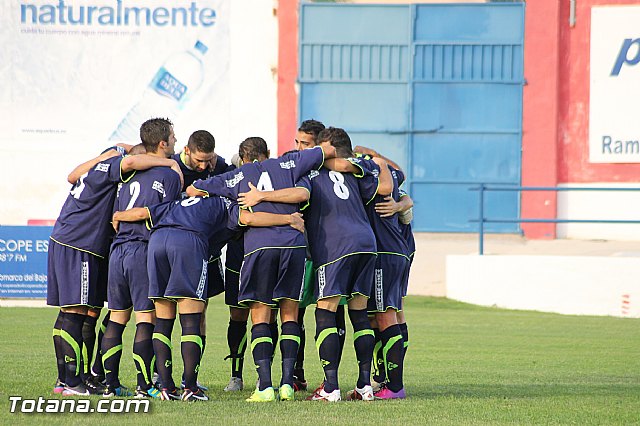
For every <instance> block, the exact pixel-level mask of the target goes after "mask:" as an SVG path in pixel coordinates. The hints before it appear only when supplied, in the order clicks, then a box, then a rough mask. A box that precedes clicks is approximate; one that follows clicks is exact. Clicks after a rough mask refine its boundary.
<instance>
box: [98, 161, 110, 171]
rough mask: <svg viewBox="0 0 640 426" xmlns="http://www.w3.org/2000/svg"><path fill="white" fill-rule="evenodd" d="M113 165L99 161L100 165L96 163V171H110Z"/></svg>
mask: <svg viewBox="0 0 640 426" xmlns="http://www.w3.org/2000/svg"><path fill="white" fill-rule="evenodd" d="M110 166H111V164H107V163H98V165H96V169H95V170H96V171H98V172H105V173H106V172H108V171H109V167H110Z"/></svg>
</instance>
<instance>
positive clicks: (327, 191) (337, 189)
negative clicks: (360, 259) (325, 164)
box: [298, 168, 377, 267]
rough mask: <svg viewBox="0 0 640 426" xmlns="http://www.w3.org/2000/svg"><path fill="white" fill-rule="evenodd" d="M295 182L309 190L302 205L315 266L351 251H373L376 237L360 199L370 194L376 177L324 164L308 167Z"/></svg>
mask: <svg viewBox="0 0 640 426" xmlns="http://www.w3.org/2000/svg"><path fill="white" fill-rule="evenodd" d="M298 186H302V187H306V188H307V189H309V190H310V192H311V198H310V199H309V205H308V207H306V208H305V209H304V214H305V221H306V223H307V226H306V232H307V238H308V240H309V245H310V249H311V257H312V259H313V261H314V264H315V265H316V267H318V266H320V265H324V264H326V263H329V262H332V261H334V260H336V259H339V258H341V257H344V256H347V255H350V254H355V253H375V252H376V240H375V236H374V234H373V231H372V230H371V226H370V224H369V220H368V218H367V214H366V212H365V207H364V203H366V202H368V201H370V200H371V198H373V196H374V195H375V193H376V189H377V179H376V178H374V177H373V176H368V177H366V178H365V180H361V179H359V178H357V177H355V176H354V175H353V174H351V173H345V174H343V173H339V172H335V171H330V170H327V169H325V168H323V169H321V170H320V171H315V170H314V171H311V173H310V174H309V175H308V176H307V177H305V178H303V179H302V180H301V181H300V182H299V183H298Z"/></svg>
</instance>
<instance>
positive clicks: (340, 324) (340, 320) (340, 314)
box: [336, 305, 347, 364]
mask: <svg viewBox="0 0 640 426" xmlns="http://www.w3.org/2000/svg"><path fill="white" fill-rule="evenodd" d="M344 306H345V305H338V308H337V309H336V328H337V329H338V340H339V342H340V349H339V350H338V364H340V361H341V360H342V352H344V342H345V340H346V339H347V321H346V318H345V315H344V314H345V312H344V310H345V309H344Z"/></svg>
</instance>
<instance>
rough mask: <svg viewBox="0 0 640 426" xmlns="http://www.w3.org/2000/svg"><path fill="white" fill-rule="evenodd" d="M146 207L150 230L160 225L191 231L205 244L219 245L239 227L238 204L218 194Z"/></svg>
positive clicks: (158, 227)
mask: <svg viewBox="0 0 640 426" xmlns="http://www.w3.org/2000/svg"><path fill="white" fill-rule="evenodd" d="M147 209H148V210H149V216H150V222H151V224H152V227H153V228H152V232H153V231H155V230H156V229H160V228H176V229H182V230H184V231H191V232H194V233H196V234H198V235H199V236H200V237H201V238H202V239H203V240H205V241H208V242H209V247H219V248H222V247H223V246H224V244H226V243H227V241H229V239H230V238H231V237H233V236H234V234H235V232H237V231H238V230H239V229H240V225H239V222H240V209H239V208H238V205H237V204H236V203H232V202H231V201H229V200H228V199H225V198H222V197H208V198H203V197H191V198H187V199H184V200H181V201H173V202H167V203H161V204H156V205H153V206H148V207H147ZM210 251H211V250H210Z"/></svg>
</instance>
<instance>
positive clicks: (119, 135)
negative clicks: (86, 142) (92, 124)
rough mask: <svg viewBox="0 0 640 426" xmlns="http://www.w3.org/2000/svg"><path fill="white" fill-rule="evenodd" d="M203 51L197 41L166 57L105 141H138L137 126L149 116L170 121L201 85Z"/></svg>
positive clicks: (203, 46)
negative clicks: (141, 93) (190, 46)
mask: <svg viewBox="0 0 640 426" xmlns="http://www.w3.org/2000/svg"><path fill="white" fill-rule="evenodd" d="M207 50H208V48H207V46H206V45H205V44H204V43H202V42H201V41H200V40H198V41H197V42H196V44H195V45H194V46H193V48H191V49H189V50H186V51H183V52H180V53H177V54H174V55H172V56H170V57H169V58H168V59H167V60H166V61H165V63H164V64H162V66H161V67H160V69H159V70H158V72H156V75H155V76H154V77H153V80H151V82H150V83H149V86H147V88H146V89H145V91H144V94H143V95H142V98H141V99H140V101H139V102H138V103H137V104H135V105H134V106H133V108H131V110H130V111H129V112H128V113H127V115H126V116H125V117H124V118H123V119H122V121H121V122H120V124H119V125H118V128H117V129H116V130H115V131H114V132H113V134H112V135H111V137H110V138H109V140H113V141H124V142H139V140H140V125H141V124H142V123H144V122H145V121H146V120H148V119H150V118H153V117H168V118H169V119H172V120H173V119H174V116H175V115H176V113H178V112H179V111H180V110H181V109H182V108H183V107H184V104H185V102H186V101H187V100H188V99H189V98H191V97H192V96H193V95H194V93H195V92H196V90H198V88H199V87H200V85H201V84H202V79H203V76H204V70H203V64H202V59H203V57H204V54H205V53H207Z"/></svg>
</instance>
